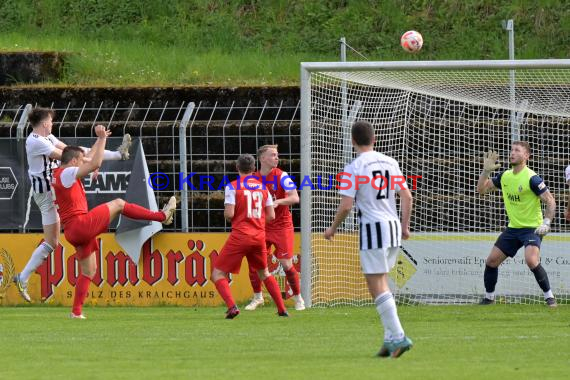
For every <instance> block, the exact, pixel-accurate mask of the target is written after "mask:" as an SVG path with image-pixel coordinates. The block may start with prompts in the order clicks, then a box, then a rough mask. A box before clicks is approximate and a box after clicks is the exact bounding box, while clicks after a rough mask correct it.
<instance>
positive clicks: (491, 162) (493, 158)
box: [483, 150, 501, 173]
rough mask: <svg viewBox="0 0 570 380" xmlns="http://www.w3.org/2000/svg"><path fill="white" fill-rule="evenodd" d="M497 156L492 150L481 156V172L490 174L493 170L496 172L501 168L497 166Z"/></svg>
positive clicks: (499, 165)
mask: <svg viewBox="0 0 570 380" xmlns="http://www.w3.org/2000/svg"><path fill="white" fill-rule="evenodd" d="M498 159H499V155H498V154H497V152H495V151H493V150H489V151H488V152H487V153H484V154H483V171H484V172H486V173H491V172H492V171H493V170H497V169H498V168H500V167H501V164H497V163H496V162H497V160H498Z"/></svg>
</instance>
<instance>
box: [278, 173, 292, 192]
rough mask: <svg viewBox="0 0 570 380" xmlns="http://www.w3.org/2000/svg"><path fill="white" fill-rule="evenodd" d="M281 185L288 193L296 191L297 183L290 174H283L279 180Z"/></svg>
mask: <svg viewBox="0 0 570 380" xmlns="http://www.w3.org/2000/svg"><path fill="white" fill-rule="evenodd" d="M279 183H280V185H281V187H282V188H283V190H285V192H286V193H288V192H290V191H293V190H295V189H296V186H295V182H293V180H292V179H291V177H290V176H289V174H287V172H282V173H281V178H279Z"/></svg>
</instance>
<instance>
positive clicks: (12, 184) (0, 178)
mask: <svg viewBox="0 0 570 380" xmlns="http://www.w3.org/2000/svg"><path fill="white" fill-rule="evenodd" d="M17 188H18V180H17V179H16V176H15V175H14V172H13V171H12V168H10V167H0V199H12V197H13V196H14V193H15V192H16V189H17Z"/></svg>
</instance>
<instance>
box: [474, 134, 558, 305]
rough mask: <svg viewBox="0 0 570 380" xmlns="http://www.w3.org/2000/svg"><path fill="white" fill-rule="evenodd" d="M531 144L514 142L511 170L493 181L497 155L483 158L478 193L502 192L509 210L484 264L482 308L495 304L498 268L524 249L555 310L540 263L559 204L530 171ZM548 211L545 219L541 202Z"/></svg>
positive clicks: (541, 181)
mask: <svg viewBox="0 0 570 380" xmlns="http://www.w3.org/2000/svg"><path fill="white" fill-rule="evenodd" d="M530 153H531V152H530V145H529V144H528V142H525V141H515V142H513V145H512V148H511V155H510V164H511V169H509V170H505V171H503V172H502V173H499V174H498V175H497V176H495V177H493V178H492V179H490V178H489V176H490V174H491V172H493V171H494V170H496V169H498V168H499V166H500V165H499V164H497V163H496V162H497V159H498V156H497V153H495V152H493V151H489V152H487V153H486V154H485V155H484V157H483V172H482V173H481V175H480V176H479V181H478V182H477V191H478V192H479V193H480V194H482V195H484V194H486V193H488V192H491V191H495V190H497V189H500V190H501V191H502V193H503V201H504V203H505V208H506V210H507V216H508V218H509V224H508V226H507V229H506V230H505V231H503V232H502V233H501V235H499V238H498V239H497V241H496V242H495V245H494V246H493V249H492V250H491V253H490V254H489V256H488V257H487V261H486V262H485V274H484V276H483V278H484V282H485V292H486V293H485V298H483V300H481V304H482V305H489V304H492V303H495V285H497V278H498V277H499V265H501V263H502V262H503V261H505V259H506V258H507V257H514V256H515V255H516V254H517V251H518V250H519V248H521V247H523V246H524V258H525V261H526V264H527V265H528V267H529V269H530V270H531V272H532V273H533V274H534V277H535V278H536V282H538V285H539V286H540V288H541V289H542V291H543V292H544V299H545V301H546V304H547V305H548V306H550V307H556V300H555V298H554V295H553V294H552V290H551V289H550V282H549V281H548V275H547V274H546V271H545V270H544V268H543V267H542V265H541V264H540V243H541V240H542V238H543V237H544V235H546V234H547V233H548V232H549V231H550V223H551V221H552V219H553V218H554V212H555V209H556V202H555V201H554V197H553V196H552V194H551V193H550V191H549V190H548V187H546V185H545V183H544V182H543V180H542V178H540V177H539V176H538V175H537V174H536V173H535V172H533V171H532V170H530V169H529V168H528V167H527V166H526V163H527V161H528V159H529V157H530ZM541 201H542V202H544V203H545V205H546V210H545V212H544V218H543V217H542V209H541V204H540V202H541Z"/></svg>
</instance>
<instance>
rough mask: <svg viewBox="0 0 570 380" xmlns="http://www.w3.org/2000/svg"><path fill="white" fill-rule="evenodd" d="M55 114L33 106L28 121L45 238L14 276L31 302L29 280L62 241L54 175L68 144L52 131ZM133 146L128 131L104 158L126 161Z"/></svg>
mask: <svg viewBox="0 0 570 380" xmlns="http://www.w3.org/2000/svg"><path fill="white" fill-rule="evenodd" d="M54 116H55V112H54V111H53V110H52V109H48V108H41V107H36V108H34V109H33V110H32V111H31V112H30V114H29V115H28V120H29V121H30V124H31V125H32V128H33V130H32V133H30V135H29V136H28V138H27V139H26V154H27V159H28V175H29V177H30V181H31V184H32V195H33V198H34V202H35V203H36V204H37V205H38V208H39V209H40V211H41V214H42V225H43V230H44V241H43V242H42V243H41V244H40V245H39V246H38V247H37V248H36V249H35V250H34V252H33V253H32V256H31V257H30V260H28V262H27V263H26V266H25V267H24V269H23V270H22V272H21V273H18V274H16V275H15V276H14V278H13V281H14V283H15V284H16V287H17V288H18V291H19V292H20V295H21V296H22V297H23V298H24V299H25V300H26V301H27V302H31V298H30V295H29V294H28V291H27V287H28V285H27V284H28V279H29V278H30V276H31V275H32V273H34V272H35V271H36V269H37V268H38V267H39V266H40V265H41V264H42V263H43V261H44V260H45V259H46V258H47V257H48V255H49V254H50V253H51V252H53V250H54V249H55V248H56V247H57V244H58V240H59V232H60V223H59V216H58V214H57V210H56V209H55V206H54V203H53V194H52V189H51V178H52V173H53V170H54V169H55V168H56V167H57V166H58V162H59V159H60V158H61V152H62V151H63V149H64V148H65V147H66V144H65V143H63V142H62V141H60V140H59V139H58V138H57V137H55V136H54V135H53V134H52V133H51V132H52V126H53V117H54ZM130 146H131V136H130V135H128V134H125V136H124V137H123V143H122V144H121V146H119V148H118V149H117V151H109V150H106V151H105V154H104V157H103V159H105V160H127V159H128V158H129V148H130ZM82 149H83V150H84V151H85V155H86V157H89V151H90V149H89V148H83V147H82Z"/></svg>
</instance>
